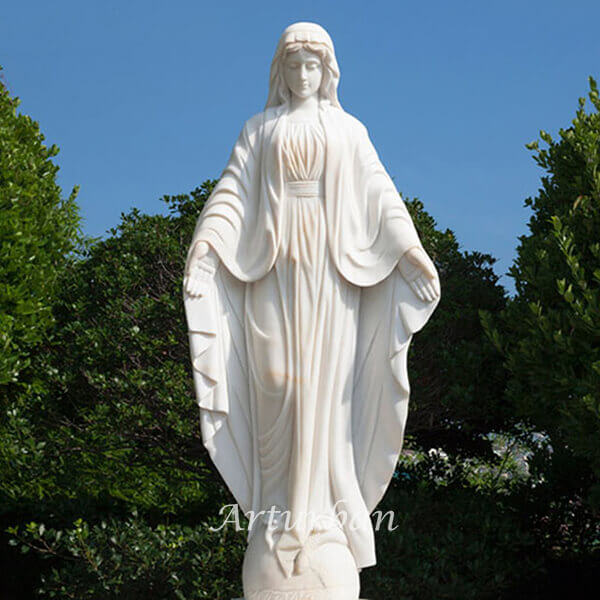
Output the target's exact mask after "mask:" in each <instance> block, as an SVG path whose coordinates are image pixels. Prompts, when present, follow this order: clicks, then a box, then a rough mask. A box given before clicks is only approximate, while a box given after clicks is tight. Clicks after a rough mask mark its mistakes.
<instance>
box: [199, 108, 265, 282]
mask: <svg viewBox="0 0 600 600" xmlns="http://www.w3.org/2000/svg"><path fill="white" fill-rule="evenodd" d="M262 125H263V114H262V113H259V114H258V115H255V116H254V117H252V118H251V119H248V121H246V123H245V124H244V127H243V128H242V131H241V132H240V135H239V136H238V139H237V141H236V143H235V145H234V147H233V150H232V152H231V155H230V157H229V160H228V162H227V166H226V167H225V169H224V170H223V173H222V174H221V177H220V178H219V181H218V183H217V185H216V186H215V188H214V189H213V191H212V193H211V195H210V197H209V198H208V200H207V201H206V204H205V205H204V208H203V209H202V212H201V213H200V216H199V218H198V223H197V225H196V230H195V232H194V236H193V239H192V244H191V246H190V251H191V248H193V246H194V244H195V243H196V242H198V241H205V242H207V243H209V244H210V245H211V246H212V248H213V249H214V250H215V251H216V253H217V255H218V256H219V258H220V260H221V261H222V262H223V264H224V265H225V266H226V267H227V269H228V270H229V272H230V273H231V274H232V275H234V276H235V277H236V278H237V279H239V280H240V281H246V282H247V281H255V280H257V279H260V278H261V277H262V276H264V275H265V273H266V272H267V271H268V270H269V269H270V268H271V266H272V264H273V262H274V260H275V252H276V233H275V225H274V218H273V211H272V208H271V204H270V201H269V195H268V194H267V193H266V191H265V187H266V186H265V185H263V182H262V177H263V169H262V168H261V164H262V154H263V129H264V128H263V126H262Z"/></svg>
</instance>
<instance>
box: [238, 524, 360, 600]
mask: <svg viewBox="0 0 600 600" xmlns="http://www.w3.org/2000/svg"><path fill="white" fill-rule="evenodd" d="M256 528H257V530H256V531H255V532H254V533H253V534H252V537H251V539H250V543H249V544H248V548H247V549H246V553H245V555H244V564H243V567H242V581H243V586H244V600H358V593H359V589H360V580H359V576H358V570H357V568H356V563H355V561H354V557H353V556H352V553H351V552H350V549H349V548H348V545H347V543H346V542H345V540H344V538H343V534H342V533H341V531H340V538H339V540H338V541H334V539H333V538H334V537H335V536H333V537H332V536H331V535H325V534H313V535H311V536H310V537H309V539H308V541H307V542H306V543H305V545H304V547H303V550H302V551H301V552H299V553H298V554H296V558H295V559H294V558H293V552H292V553H289V552H285V550H284V551H283V553H282V556H284V562H285V560H286V558H289V560H290V562H289V563H287V570H288V571H289V576H287V574H286V571H285V570H284V568H283V567H282V565H281V562H280V558H279V557H278V556H277V548H278V545H277V544H276V546H275V548H274V549H273V551H271V550H269V547H268V545H267V542H266V539H265V528H266V525H264V524H260V525H259V524H257V525H256ZM283 535H285V533H284V534H283ZM282 541H283V539H282ZM282 547H283V548H289V545H288V544H282ZM286 555H287V556H286Z"/></svg>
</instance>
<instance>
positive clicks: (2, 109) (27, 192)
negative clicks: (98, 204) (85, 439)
mask: <svg viewBox="0 0 600 600" xmlns="http://www.w3.org/2000/svg"><path fill="white" fill-rule="evenodd" d="M18 106H19V100H18V98H11V96H10V94H9V92H8V90H7V89H6V87H5V86H4V84H3V83H2V81H0V240H1V244H0V394H2V395H3V396H4V399H5V400H6V397H7V394H8V387H9V386H14V385H24V384H25V383H30V382H31V381H32V379H34V372H33V371H32V370H31V369H30V367H31V356H32V354H33V353H34V352H35V350H36V348H37V347H39V345H40V343H41V342H43V341H44V339H45V337H46V335H47V334H48V332H49V330H50V328H51V326H52V320H53V318H52V304H53V299H54V296H55V293H56V284H57V277H58V276H59V274H60V272H61V270H62V268H63V267H64V265H65V263H66V261H67V260H68V255H69V252H70V251H71V250H72V249H73V248H74V246H75V244H76V243H77V240H78V226H79V217H78V210H77V206H76V204H75V196H76V193H77V190H76V189H74V190H73V191H72V193H71V194H70V196H69V197H68V198H66V199H64V198H62V195H61V189H60V187H59V186H58V184H57V183H56V176H57V172H58V166H57V165H56V164H54V162H53V161H52V159H53V158H54V157H55V156H56V155H57V154H58V148H57V146H55V145H51V146H49V147H47V146H46V145H45V144H44V136H43V135H42V133H41V132H40V129H39V125H38V124H37V123H36V122H35V121H33V120H32V119H31V118H30V117H29V116H27V115H23V114H18V113H17V107H18ZM0 402H1V401H0ZM4 406H6V405H4Z"/></svg>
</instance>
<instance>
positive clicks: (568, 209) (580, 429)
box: [486, 78, 600, 504]
mask: <svg viewBox="0 0 600 600" xmlns="http://www.w3.org/2000/svg"><path fill="white" fill-rule="evenodd" d="M588 98H589V102H590V105H591V111H589V112H588V111H587V110H586V98H580V99H579V107H578V110H577V113H576V116H575V118H574V119H573V121H572V123H571V125H570V126H569V127H567V128H565V129H560V131H559V133H558V137H557V138H556V139H554V138H553V137H552V136H551V135H550V134H548V133H546V132H544V131H542V132H541V133H540V137H541V139H542V141H543V142H544V143H545V147H544V148H542V147H540V144H539V142H534V143H532V144H530V145H529V146H528V147H529V148H530V149H531V150H532V151H533V152H534V159H535V161H536V163H537V164H538V165H539V166H540V167H541V168H542V169H543V170H544V171H545V174H544V176H543V177H542V181H541V184H542V185H541V188H540V189H539V192H538V195H537V196H536V197H535V198H528V199H527V200H526V201H525V204H526V206H528V207H530V208H531V209H532V211H533V214H532V216H531V218H530V221H529V234H528V235H524V236H522V237H521V238H520V244H519V246H518V249H517V258H516V260H515V263H514V265H513V267H512V268H511V270H510V275H511V276H512V277H513V278H514V280H515V287H516V290H517V295H516V297H515V298H514V299H513V300H512V301H511V302H510V303H509V305H508V306H507V308H506V310H505V311H504V312H503V313H502V318H501V319H500V320H494V319H492V318H491V317H490V316H489V315H488V316H486V325H487V328H488V330H489V333H490V337H491V338H492V339H493V340H494V341H495V343H496V345H497V347H498V348H500V349H501V350H502V352H503V353H504V356H505V359H506V366H507V368H508V370H509V373H510V380H509V385H508V394H507V397H508V400H509V402H510V403H511V405H512V406H513V407H514V410H515V411H516V412H517V413H518V415H519V416H520V417H521V418H524V419H527V420H529V421H530V422H531V423H533V424H534V425H536V426H537V427H539V428H541V429H543V430H545V431H547V432H548V433H549V434H550V435H551V439H552V443H553V446H554V447H555V451H556V453H557V455H558V458H557V464H558V463H559V462H561V463H562V464H563V466H564V467H565V468H563V469H561V471H562V477H563V479H564V480H565V483H567V484H568V485H569V486H571V487H573V486H575V488H582V489H587V488H588V486H590V485H593V481H595V482H596V483H595V488H594V489H595V492H594V495H595V496H596V501H597V502H598V503H599V504H600V488H598V481H600V112H599V111H600V99H599V96H598V88H597V85H596V82H595V81H594V80H593V79H591V78H590V91H589V95H588ZM576 466H577V468H574V467H576ZM567 480H568V481H567Z"/></svg>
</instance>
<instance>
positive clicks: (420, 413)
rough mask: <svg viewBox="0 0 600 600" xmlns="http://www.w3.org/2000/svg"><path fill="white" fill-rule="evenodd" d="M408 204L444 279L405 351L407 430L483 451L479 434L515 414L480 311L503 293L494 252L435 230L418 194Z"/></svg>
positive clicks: (493, 310) (500, 302)
mask: <svg viewBox="0 0 600 600" xmlns="http://www.w3.org/2000/svg"><path fill="white" fill-rule="evenodd" d="M407 205H408V209H409V211H410V213H411V216H412V218H413V220H414V223H415V225H416V227H417V230H418V231H419V235H420V236H421V239H422V240H423V243H424V245H425V248H426V249H427V252H428V253H429V254H430V256H431V257H432V258H433V260H434V262H435V264H436V266H437V269H438V272H439V274H440V279H441V284H442V297H441V300H440V304H439V306H438V308H437V309H436V312H435V314H434V317H433V318H432V319H431V321H430V322H429V323H428V325H427V327H425V328H424V329H423V331H421V332H419V333H418V334H417V335H416V337H415V340H414V342H413V346H412V347H411V351H410V354H409V373H410V377H411V389H412V391H411V401H410V402H411V404H410V412H409V422H408V431H409V432H410V433H413V434H417V435H418V436H419V437H420V438H421V439H422V441H423V442H424V443H425V442H429V441H430V442H431V444H432V445H440V444H442V445H444V446H446V445H448V444H450V445H453V446H455V447H456V448H457V449H458V447H460V446H463V448H464V449H465V450H470V451H471V452H475V453H479V452H481V451H484V452H485V448H488V449H489V444H487V442H485V443H484V442H483V441H482V440H481V438H480V434H482V433H487V432H489V431H490V430H494V429H505V428H507V427H509V426H510V424H511V422H512V415H511V414H510V413H509V412H508V411H507V410H506V405H505V402H504V401H503V393H504V388H505V385H506V376H505V370H504V368H503V366H502V357H501V355H500V354H499V352H498V351H497V350H496V348H494V346H493V344H492V343H491V342H490V341H489V340H488V339H487V337H486V335H485V332H484V330H483V327H482V324H481V320H480V318H479V311H481V310H486V311H488V312H489V313H490V314H498V313H499V312H500V311H501V310H502V309H503V308H504V306H505V303H506V293H505V291H504V288H503V287H502V286H501V285H500V284H499V283H498V277H497V275H496V274H495V273H494V271H493V268H492V267H493V264H494V262H495V259H494V258H493V257H492V256H490V255H489V254H482V253H480V252H464V251H461V249H460V246H459V243H458V241H457V239H456V236H455V235H454V233H453V232H452V231H450V230H445V231H442V230H440V229H439V228H438V227H437V225H436V223H435V220H434V219H433V218H432V217H431V215H429V214H428V213H427V211H425V209H424V208H423V204H422V203H421V202H419V201H418V200H410V201H408V202H407ZM465 445H466V446H465Z"/></svg>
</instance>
